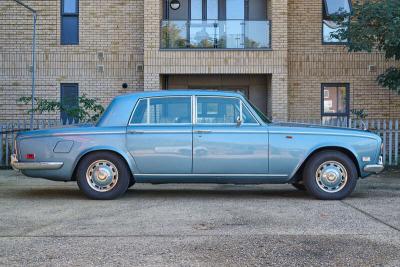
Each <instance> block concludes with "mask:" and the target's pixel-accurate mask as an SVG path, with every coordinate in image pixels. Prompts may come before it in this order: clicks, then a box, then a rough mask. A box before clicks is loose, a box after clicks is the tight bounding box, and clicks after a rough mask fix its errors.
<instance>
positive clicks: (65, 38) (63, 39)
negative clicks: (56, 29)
mask: <svg viewBox="0 0 400 267" xmlns="http://www.w3.org/2000/svg"><path fill="white" fill-rule="evenodd" d="M60 1H61V8H60V12H61V19H60V23H61V34H60V43H61V45H79V0H72V1H75V12H64V7H65V5H64V4H65V1H68V0H60ZM67 19H73V20H74V22H75V24H74V33H72V34H71V33H68V32H66V31H67V30H66V27H65V24H66V23H67V22H66V20H67ZM75 27H76V28H75ZM72 35H74V38H73V39H72V38H70V37H71V36H72Z"/></svg>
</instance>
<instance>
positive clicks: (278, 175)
mask: <svg viewBox="0 0 400 267" xmlns="http://www.w3.org/2000/svg"><path fill="white" fill-rule="evenodd" d="M136 175H137V176H161V177H163V176H177V177H182V176H194V177H198V176H210V177H214V176H215V177H218V176H223V177H231V176H232V177H233V176H239V177H242V176H253V177H288V175H286V174H234V173H232V174H230V173H221V174H215V173H196V174H161V173H143V174H136Z"/></svg>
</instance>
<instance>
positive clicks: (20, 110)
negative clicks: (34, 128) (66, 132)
mask: <svg viewBox="0 0 400 267" xmlns="http://www.w3.org/2000/svg"><path fill="white" fill-rule="evenodd" d="M24 3H26V4H28V5H30V6H32V7H33V8H35V9H36V10H37V11H38V25H37V82H36V83H37V87H36V91H37V96H39V97H48V98H53V99H59V94H60V83H69V82H71V83H79V91H80V94H81V95H82V94H87V95H88V96H90V97H97V98H99V99H100V101H101V103H103V104H104V105H106V104H108V103H109V101H110V100H111V99H112V98H113V97H114V96H116V95H118V94H122V93H127V92H130V91H134V90H143V79H144V77H143V72H142V71H140V68H137V67H138V66H143V3H142V2H141V1H132V0H113V1H106V0H97V1H92V0H80V15H79V27H80V36H79V39H80V43H79V45H60V4H61V1H59V0H30V1H27V0H25V1H24ZM31 34H32V19H31V15H30V13H29V12H27V11H26V10H25V9H24V8H23V7H20V6H18V5H17V4H16V3H14V2H13V1H9V0H5V1H1V2H0V48H1V49H0V121H2V120H9V119H15V118H26V117H27V115H26V111H27V109H28V108H29V107H27V106H25V105H21V104H17V99H18V98H20V97H21V96H29V95H30V92H31V78H30V77H31V72H30V68H29V66H30V65H31V41H32V38H31ZM99 52H103V57H101V55H100V54H99ZM100 65H102V66H104V71H99V66H100ZM122 83H127V84H128V85H129V87H128V89H122ZM54 116H55V117H58V115H52V116H50V115H49V116H47V117H54Z"/></svg>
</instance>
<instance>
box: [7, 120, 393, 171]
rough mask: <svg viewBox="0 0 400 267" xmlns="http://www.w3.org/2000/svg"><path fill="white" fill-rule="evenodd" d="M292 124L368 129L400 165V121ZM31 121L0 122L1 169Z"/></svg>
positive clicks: (55, 123) (44, 123) (38, 125)
mask: <svg viewBox="0 0 400 267" xmlns="http://www.w3.org/2000/svg"><path fill="white" fill-rule="evenodd" d="M290 122H296V123H307V124H314V125H324V126H335V127H344V128H354V129H367V130H370V131H371V132H374V133H376V134H378V135H380V136H381V137H382V140H383V144H384V146H383V150H384V151H383V160H384V162H385V164H386V165H391V166H394V165H399V164H400V162H399V119H396V120H351V119H350V120H348V121H347V120H337V121H321V120H291V121H290ZM74 125H76V124H74V123H72V124H70V125H64V124H63V123H62V121H60V120H48V119H43V120H36V121H35V129H47V128H54V127H61V126H62V127H69V126H74ZM29 128H30V121H29V120H21V121H16V122H7V123H1V122H0V148H1V149H0V167H9V166H10V156H11V154H12V152H13V150H14V140H15V137H16V135H17V133H19V132H23V131H28V130H29Z"/></svg>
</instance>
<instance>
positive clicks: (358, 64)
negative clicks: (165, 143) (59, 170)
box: [0, 0, 400, 121]
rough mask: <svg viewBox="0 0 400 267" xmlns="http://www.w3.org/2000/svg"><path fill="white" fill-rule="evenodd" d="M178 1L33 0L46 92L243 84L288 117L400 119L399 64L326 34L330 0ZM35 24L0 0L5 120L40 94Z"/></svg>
mask: <svg viewBox="0 0 400 267" xmlns="http://www.w3.org/2000/svg"><path fill="white" fill-rule="evenodd" d="M173 1H176V0H169V1H167V0H143V1H137V0H111V1H106V0H98V1H92V0H80V1H76V0H29V1H28V0H25V1H24V3H26V4H28V5H30V6H32V7H33V8H35V9H36V10H37V11H38V35H37V65H36V66H37V87H36V88H37V89H36V90H37V95H38V96H39V97H47V98H52V99H59V98H60V96H61V92H62V88H63V86H64V85H70V84H73V85H76V86H77V88H78V91H79V95H82V94H86V95H88V96H89V97H96V98H99V99H100V101H101V102H102V103H103V104H104V105H106V104H108V103H109V101H110V100H111V99H112V98H113V97H114V96H116V95H119V94H124V93H129V92H132V91H135V90H139V91H140V90H156V89H180V88H189V89H191V88H193V89H194V88H198V89H221V90H239V91H241V92H243V93H245V94H246V95H247V96H248V97H249V98H250V100H252V101H253V102H254V103H255V104H256V105H257V106H258V107H259V108H260V109H262V110H263V111H264V112H265V113H267V114H268V115H269V116H271V117H273V118H274V119H278V120H287V119H291V120H295V119H304V118H309V119H321V116H322V115H324V116H325V115H332V114H333V115H334V113H335V112H336V113H337V115H338V116H349V115H350V110H351V109H365V110H366V112H367V113H368V114H369V118H398V117H400V96H397V95H396V94H393V93H391V92H389V91H388V90H386V89H383V88H381V87H379V86H378V85H377V83H376V76H377V75H378V74H379V73H381V72H382V71H383V70H384V69H385V68H386V67H388V66H390V65H392V64H394V62H391V61H386V60H385V59H384V57H383V56H382V55H381V54H378V53H371V54H368V53H348V52H347V50H346V47H345V46H344V45H343V44H337V43H326V42H324V41H323V32H322V31H323V30H322V28H323V19H324V12H326V11H325V9H324V7H325V8H326V4H327V3H326V2H329V0H324V1H321V0H314V1H305V0H296V1H295V0H242V2H243V3H242V2H241V1H240V0H214V1H213V0H178V1H177V2H178V3H179V4H180V6H179V8H180V9H177V10H174V9H172V8H171V2H173ZM252 1H254V2H252ZM71 3H77V7H76V9H73V11H71V12H70V13H68V12H69V11H68V10H67V11H68V12H64V11H65V10H64V8H65V9H68V8H71V6H68V5H70V4H71ZM174 3H175V4H176V2H174ZM213 3H214V4H215V7H214V9H213V6H212V4H213ZM238 3H239V4H238ZM241 4H243V5H242V6H241ZM328 4H329V3H328ZM232 6H233V7H234V8H231V7H232ZM328 8H329V7H328ZM215 9H218V11H215ZM241 9H243V10H244V11H243V12H241V11H240V10H241ZM199 10H200V11H199ZM237 10H239V11H240V12H238V11H237ZM260 10H262V12H260ZM242 13H243V16H242ZM212 14H214V16H215V17H212ZM197 15H198V16H199V17H198V18H197V17H196V16H197ZM70 16H72V17H73V16H76V18H77V19H76V21H77V25H75V24H74V23H75V22H71V21H74V19H71V20H70V19H69V17H70ZM67 17H68V18H67ZM64 19H65V21H64ZM31 25H32V17H31V14H30V13H29V12H28V11H26V10H25V9H24V8H23V7H21V6H19V5H17V4H16V3H15V2H13V1H11V0H5V1H1V2H0V121H4V120H11V119H16V118H26V117H27V114H26V111H27V110H28V109H29V107H27V106H25V105H23V104H21V103H18V102H17V99H18V98H20V97H22V96H29V95H30V85H31V80H30V75H31V72H30V69H31V67H30V65H31V58H30V57H31V54H30V53H31V40H32V36H31V34H32V30H31ZM235 25H236V26H235ZM74 27H75V29H76V30H77V31H78V33H79V36H75V37H77V40H73V41H74V42H75V41H76V43H75V44H68V38H72V39H74V38H75V37H74V36H73V37H71V36H69V35H68V32H66V31H70V30H71V28H74ZM166 34H167V35H166ZM72 35H73V34H72ZM202 35H207V37H206V38H204V37H199V36H202ZM166 36H167V37H166ZM64 38H66V42H64V41H65V40H64ZM199 38H200V39H199ZM124 83H126V84H127V85H128V87H127V88H123V86H122V84H124ZM65 88H68V87H65ZM331 111H334V112H333V113H332V114H331V113H330V112H331ZM336 113H335V114H336ZM339 113H340V114H339ZM44 116H47V117H52V118H55V117H58V116H59V115H58V114H50V115H42V117H44Z"/></svg>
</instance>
